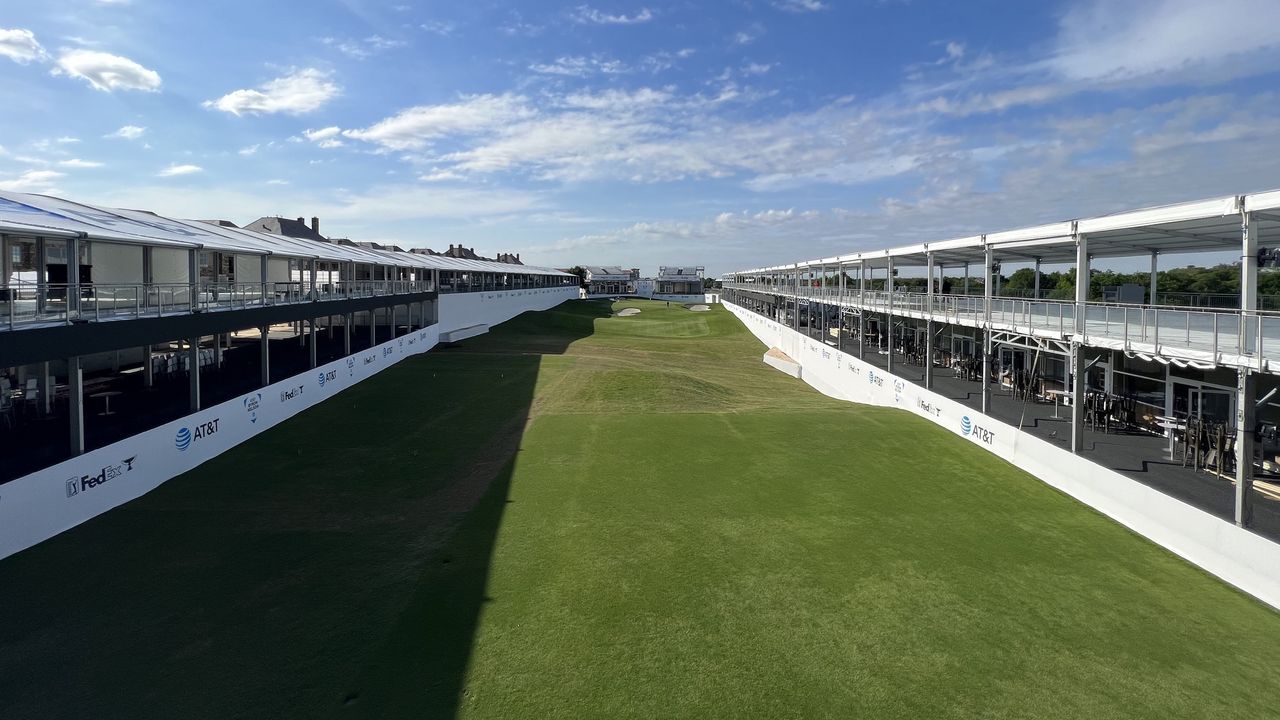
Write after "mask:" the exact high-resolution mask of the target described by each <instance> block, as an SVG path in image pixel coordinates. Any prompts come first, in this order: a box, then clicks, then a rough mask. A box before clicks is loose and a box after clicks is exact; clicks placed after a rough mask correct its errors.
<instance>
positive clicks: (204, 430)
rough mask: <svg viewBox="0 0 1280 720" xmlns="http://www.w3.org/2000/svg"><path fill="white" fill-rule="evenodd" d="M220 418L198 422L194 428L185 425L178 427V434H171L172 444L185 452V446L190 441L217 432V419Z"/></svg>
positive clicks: (189, 443)
mask: <svg viewBox="0 0 1280 720" xmlns="http://www.w3.org/2000/svg"><path fill="white" fill-rule="evenodd" d="M221 419H222V418H214V419H212V420H210V421H209V422H206V423H200V424H199V425H196V426H195V430H192V429H191V428H187V427H181V428H178V434H177V435H174V436H173V444H174V446H175V447H177V448H178V451H179V452H186V450H187V448H189V447H191V443H193V442H195V441H196V440H201V439H203V438H207V437H209V436H210V435H212V434H214V433H216V432H218V421H219V420H221Z"/></svg>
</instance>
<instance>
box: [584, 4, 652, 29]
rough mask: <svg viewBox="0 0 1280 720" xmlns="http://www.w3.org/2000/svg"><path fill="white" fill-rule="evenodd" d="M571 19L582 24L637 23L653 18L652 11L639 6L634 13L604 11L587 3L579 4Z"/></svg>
mask: <svg viewBox="0 0 1280 720" xmlns="http://www.w3.org/2000/svg"><path fill="white" fill-rule="evenodd" d="M572 17H573V21H574V22H576V23H580V24H583V25H638V24H640V23H646V22H649V21H650V20H652V19H653V11H652V10H650V9H649V8H640V9H639V10H638V11H636V12H635V13H632V14H631V15H627V14H626V13H618V14H612V13H606V12H603V11H600V10H597V9H595V8H593V7H590V6H589V5H579V6H578V7H577V8H575V9H574V11H573V13H572Z"/></svg>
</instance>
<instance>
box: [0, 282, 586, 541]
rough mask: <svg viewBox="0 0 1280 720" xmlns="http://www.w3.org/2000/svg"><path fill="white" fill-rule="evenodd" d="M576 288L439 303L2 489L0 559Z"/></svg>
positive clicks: (549, 303)
mask: <svg viewBox="0 0 1280 720" xmlns="http://www.w3.org/2000/svg"><path fill="white" fill-rule="evenodd" d="M577 296H578V288H576V287H569V288H536V289H528V290H513V291H509V292H501V293H465V294H457V295H441V296H439V297H440V322H439V323H438V324H436V325H432V326H430V327H427V328H423V329H421V330H415V331H413V332H412V333H410V334H408V335H404V336H401V337H398V338H395V339H394V340H390V341H388V342H385V343H382V344H381V345H378V346H377V347H374V348H372V349H370V350H366V351H363V352H359V353H356V354H355V355H352V356H349V357H346V358H343V359H341V360H337V361H334V362H331V363H328V364H326V365H322V366H320V367H317V368H316V369H314V370H309V371H307V372H305V373H302V374H299V375H295V376H293V377H291V378H289V379H288V380H283V381H281V382H278V383H274V384H272V385H269V386H267V387H265V388H262V389H261V390H257V391H254V392H251V393H248V394H246V395H242V396H240V397H238V398H235V399H234V400H228V401H227V402H224V403H221V404H219V405H216V406H214V407H211V408H206V409H204V410H201V411H200V412H197V413H194V414H192V415H188V416H186V417H184V418H182V419H181V420H175V421H173V422H171V423H167V424H165V425H161V426H160V427H157V428H153V429H151V430H148V431H146V432H142V433H139V434H137V435H134V436H133V437H129V438H126V439H124V440H121V441H119V442H116V443H113V444H111V445H108V446H106V447H103V448H99V449H97V450H93V451H91V452H88V453H85V454H84V455H81V456H79V457H76V458H72V459H70V460H67V461H65V462H61V463H58V464H57V465H53V466H51V467H47V468H45V469H43V470H40V471H37V472H34V473H32V474H30V475H27V476H25V477H22V478H19V479H17V480H14V481H12V482H8V483H5V484H4V485H0V558H5V557H8V556H9V555H12V554H13V553H16V552H18V551H20V550H23V549H25V548H28V547H31V546H32V545H35V544H36V543H39V542H42V541H44V540H47V539H49V538H51V537H53V536H54V535H57V534H58V533H61V532H63V531H65V530H69V529H70V528H73V527H75V526H76V525H79V524H80V523H82V522H84V521H86V520H89V519H90V518H93V517H95V516H97V515H100V514H102V513H104V512H106V511H108V510H110V509H112V508H114V507H117V506H119V505H122V504H124V503H126V502H129V501H130V500H133V499H134V498H137V497H139V496H141V495H144V494H146V493H148V492H150V491H151V490H154V489H155V488H157V487H159V486H160V484H161V483H164V482H165V481H167V480H169V479H171V478H174V477H177V476H178V475H181V474H182V473H184V472H186V471H188V470H190V469H192V468H194V467H196V466H197V465H199V464H201V463H203V462H205V461H206V460H209V459H211V458H213V457H215V456H217V455H219V454H221V453H223V452H226V451H227V450H230V449H231V448H233V447H235V446H236V445H239V444H240V443H242V442H244V441H245V440H248V439H249V438H251V437H253V436H254V435H257V434H258V433H260V432H262V431H264V430H266V429H267V428H270V427H271V426H273V425H275V424H277V423H279V422H282V421H284V420H287V419H288V418H290V417H293V416H294V415H296V414H298V413H299V412H301V411H303V410H305V409H307V408H309V407H311V406H312V405H315V404H316V403H319V402H322V401H324V400H326V399H328V398H330V397H333V396H334V395H336V394H337V393H339V392H341V391H342V390H344V389H345V388H348V387H351V386H352V385H354V384H356V383H358V382H360V381H361V380H364V379H366V378H368V377H370V376H372V375H374V374H375V373H377V372H379V371H381V370H383V369H385V368H388V367H391V366H392V365H394V364H395V363H397V362H399V361H400V360H402V359H404V358H406V357H409V356H410V355H417V354H419V353H424V352H426V351H428V350H430V349H431V348H433V347H435V346H436V344H437V341H438V339H439V335H440V333H441V332H442V331H445V330H450V329H456V328H460V327H467V326H469V325H477V324H486V325H496V324H498V323H501V322H503V321H505V320H510V319H511V318H513V317H515V316H516V315H519V314H520V313H522V312H525V311H526V310H546V309H548V308H551V307H554V306H556V305H559V304H560V303H562V302H564V301H565V300H569V299H577Z"/></svg>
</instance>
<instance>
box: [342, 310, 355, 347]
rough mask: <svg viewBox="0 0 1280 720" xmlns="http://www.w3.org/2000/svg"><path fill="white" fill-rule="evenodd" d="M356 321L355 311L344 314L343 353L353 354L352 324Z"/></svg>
mask: <svg viewBox="0 0 1280 720" xmlns="http://www.w3.org/2000/svg"><path fill="white" fill-rule="evenodd" d="M354 321H355V313H347V314H346V315H343V316H342V354H343V355H350V354H351V325H352V323H353V322H354Z"/></svg>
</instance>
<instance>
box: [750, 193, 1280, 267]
mask: <svg viewBox="0 0 1280 720" xmlns="http://www.w3.org/2000/svg"><path fill="white" fill-rule="evenodd" d="M1278 207H1280V190H1277V191H1270V192H1263V193H1255V194H1252V195H1239V196H1236V195H1233V196H1230V197H1220V198H1213V199H1209V200H1198V201H1194V202H1187V203H1179V204H1176V205H1163V206H1159V207H1152V208H1144V209H1141V210H1131V211H1126V212H1120V213H1114V214H1111V215H1103V216H1099V217H1093V218H1082V219H1079V220H1071V221H1066V222H1059V223H1052V224H1049V225H1039V226H1036V227H1030V228H1022V229H1019V230H1006V231H1002V232H995V233H988V234H986V235H977V236H972V237H966V238H958V239H954V240H942V241H939V242H928V243H922V244H919V245H908V246H905V247H896V248H889V249H885V250H872V251H866V252H857V253H851V254H848V255H838V256H835V257H829V258H824V259H821V260H809V261H804V262H800V263H792V264H788V265H775V266H773V267H767V268H757V269H754V270H742V271H739V272H740V273H744V274H749V273H768V272H781V271H786V270H791V271H794V270H796V269H802V270H803V269H806V268H819V267H821V266H824V265H826V266H831V265H837V264H841V263H844V264H854V265H856V264H858V263H859V262H862V263H866V264H867V265H869V266H870V265H875V266H877V267H883V266H884V265H885V264H886V262H887V260H888V258H893V261H894V264H895V265H923V264H925V254H926V253H933V256H934V262H935V263H941V264H945V265H948V266H955V265H958V264H961V263H966V262H967V263H975V264H979V265H980V264H981V263H982V262H983V256H984V254H985V250H986V248H988V247H990V248H991V250H992V256H993V259H994V260H995V261H997V262H1000V261H1008V262H1025V261H1031V260H1035V259H1040V260H1041V261H1042V262H1045V263H1049V264H1052V263H1067V262H1074V261H1075V236H1076V235H1077V234H1079V235H1084V236H1086V237H1087V238H1088V243H1089V244H1088V252H1089V255H1090V256H1091V257H1137V256H1146V255H1149V254H1151V253H1153V252H1154V253H1158V254H1162V255H1167V254H1173V253H1190V252H1215V251H1224V250H1238V249H1239V248H1240V242H1241V222H1242V217H1241V213H1242V212H1251V213H1253V217H1254V219H1255V220H1256V221H1257V223H1258V229H1259V235H1260V236H1261V237H1262V238H1264V239H1267V240H1269V241H1271V242H1274V241H1275V238H1276V237H1277V236H1280V213H1275V214H1272V213H1267V212H1263V211H1264V210H1268V209H1271V208H1278Z"/></svg>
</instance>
